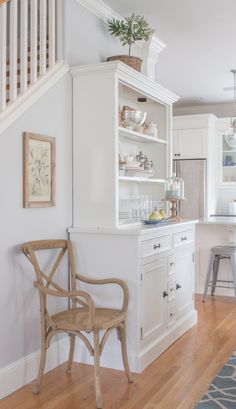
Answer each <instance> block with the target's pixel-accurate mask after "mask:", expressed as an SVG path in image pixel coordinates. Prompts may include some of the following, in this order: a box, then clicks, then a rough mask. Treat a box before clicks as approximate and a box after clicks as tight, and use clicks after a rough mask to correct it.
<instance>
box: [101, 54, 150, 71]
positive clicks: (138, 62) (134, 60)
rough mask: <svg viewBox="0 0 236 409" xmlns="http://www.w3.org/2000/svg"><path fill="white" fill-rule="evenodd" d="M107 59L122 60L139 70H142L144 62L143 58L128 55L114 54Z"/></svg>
mask: <svg viewBox="0 0 236 409" xmlns="http://www.w3.org/2000/svg"><path fill="white" fill-rule="evenodd" d="M107 61H121V62H123V63H124V64H127V65H129V66H130V67H132V68H133V69H134V70H136V71H138V72H141V66H142V62H143V60H142V59H141V58H139V57H130V56H128V55H113V56H112V57H109V58H107Z"/></svg>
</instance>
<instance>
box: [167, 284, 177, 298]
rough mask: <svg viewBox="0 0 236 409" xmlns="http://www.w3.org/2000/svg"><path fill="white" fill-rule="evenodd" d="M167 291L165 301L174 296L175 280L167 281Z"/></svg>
mask: <svg viewBox="0 0 236 409" xmlns="http://www.w3.org/2000/svg"><path fill="white" fill-rule="evenodd" d="M167 292H168V298H167V302H170V301H172V300H174V299H175V297H176V281H175V280H171V281H168V283H167Z"/></svg>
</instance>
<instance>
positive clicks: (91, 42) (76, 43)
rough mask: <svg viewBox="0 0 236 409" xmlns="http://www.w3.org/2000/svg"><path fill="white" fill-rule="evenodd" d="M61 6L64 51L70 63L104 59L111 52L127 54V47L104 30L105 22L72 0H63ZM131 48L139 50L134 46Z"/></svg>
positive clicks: (112, 53) (76, 63)
mask: <svg viewBox="0 0 236 409" xmlns="http://www.w3.org/2000/svg"><path fill="white" fill-rule="evenodd" d="M64 7H65V10H64V15H65V42H64V51H65V56H66V61H67V62H68V63H69V64H70V66H73V65H83V64H92V63H98V62H104V61H106V59H107V57H110V56H111V55H117V54H127V52H128V48H127V47H122V46H121V44H120V42H119V40H118V39H116V38H114V37H112V36H111V35H110V33H108V30H107V25H106V23H105V22H104V21H102V20H100V19H98V18H97V17H96V16H95V15H93V14H92V13H90V12H89V11H88V10H87V9H85V8H84V7H82V6H81V5H80V4H79V3H77V1H76V0H67V1H66V2H65V3H64ZM136 50H137V51H136ZM133 51H134V54H135V53H136V54H139V52H140V50H139V49H137V48H136V47H135V46H134V47H133Z"/></svg>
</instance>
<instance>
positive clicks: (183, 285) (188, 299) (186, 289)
mask: <svg viewBox="0 0 236 409" xmlns="http://www.w3.org/2000/svg"><path fill="white" fill-rule="evenodd" d="M175 262H176V304H177V312H176V318H179V317H181V316H182V315H184V314H187V313H188V312H190V311H191V310H192V308H193V304H194V249H193V247H189V248H188V249H183V250H181V251H178V252H177V253H176V257H175Z"/></svg>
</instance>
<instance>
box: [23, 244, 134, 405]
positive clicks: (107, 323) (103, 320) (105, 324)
mask: <svg viewBox="0 0 236 409" xmlns="http://www.w3.org/2000/svg"><path fill="white" fill-rule="evenodd" d="M56 249H58V250H59V253H58V254H57V257H56V260H55V263H54V265H53V267H52V269H51V271H50V273H46V272H44V271H41V269H40V266H39V262H38V258H37V257H36V254H35V252H36V251H37V250H56ZM22 250H23V253H24V254H25V256H26V257H27V258H28V260H29V261H30V262H31V264H32V265H33V267H34V270H35V274H36V281H35V282H34V286H35V287H36V288H37V289H38V290H39V298H40V314H41V358H40V366H39V371H38V377H37V379H36V384H35V387H34V393H35V394H38V393H39V389H40V385H41V381H42V376H43V372H44V367H45V361H46V351H47V349H48V347H49V345H50V341H51V339H52V337H53V335H55V334H58V333H62V332H66V333H68V335H69V336H70V352H69V358H68V365H67V372H68V373H70V371H71V368H72V361H73V356H74V346H75V336H78V337H79V338H80V339H81V340H82V341H83V342H84V344H85V345H86V347H87V348H88V350H89V353H90V354H91V355H92V356H94V379H95V392H96V402H97V408H102V407H103V405H102V394H101V384H100V374H99V372H100V356H101V353H102V351H103V348H104V345H105V343H106V340H107V339H108V336H109V335H110V333H111V331H112V330H113V329H114V328H115V329H116V330H117V334H118V339H119V340H120V341H121V350H122V358H123V362H124V368H125V371H126V375H127V378H128V380H129V382H133V379H132V375H131V373H130V370H129V364H128V357H127V349H126V335H125V318H126V315H127V307H128V299H129V295H128V288H127V286H126V284H125V283H124V282H123V281H121V280H118V279H113V278H111V279H105V280H93V279H90V278H88V277H84V276H82V275H79V274H77V273H76V269H75V260H74V256H73V249H72V244H71V242H70V240H40V241H31V242H28V243H25V244H24V245H23V246H22ZM66 251H67V252H68V260H69V264H70V277H71V291H67V290H66V289H64V288H62V287H61V286H60V285H58V284H57V283H56V282H55V281H54V280H53V277H54V275H55V273H56V271H57V268H58V266H59V264H60V262H61V260H62V258H63V256H64V254H65V253H66ZM77 281H81V282H83V283H87V284H98V285H104V284H117V285H119V286H120V287H121V288H122V290H123V305H122V308H121V309H110V308H97V307H96V306H95V304H94V301H93V299H92V297H91V296H90V295H89V293H87V292H85V291H78V290H77V289H76V283H77ZM48 295H50V296H55V297H68V298H69V299H70V300H71V308H68V309H66V310H64V311H61V312H59V313H57V314H54V315H49V313H48V310H47V296H48ZM100 331H104V334H103V336H102V338H101V341H100ZM90 332H93V341H94V342H93V346H92V345H91V343H90V342H89V340H88V338H87V337H86V335H85V334H84V333H90Z"/></svg>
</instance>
